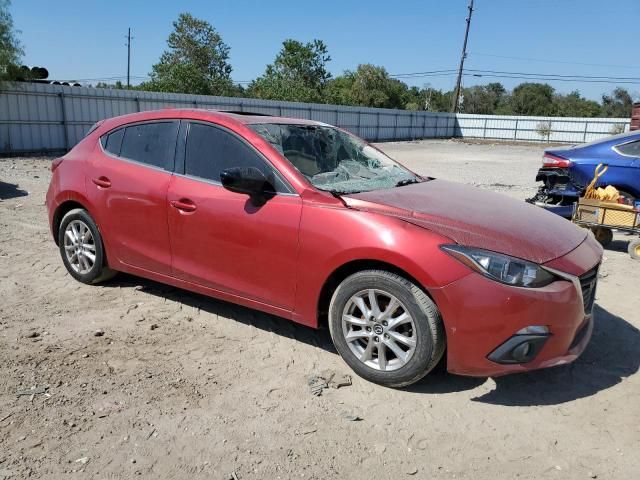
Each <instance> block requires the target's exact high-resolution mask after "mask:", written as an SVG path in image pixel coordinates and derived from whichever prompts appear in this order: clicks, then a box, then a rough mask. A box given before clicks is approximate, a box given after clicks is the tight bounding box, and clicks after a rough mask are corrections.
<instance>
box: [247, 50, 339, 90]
mask: <svg viewBox="0 0 640 480" xmlns="http://www.w3.org/2000/svg"><path fill="white" fill-rule="evenodd" d="M330 61H331V57H330V56H329V53H328V51H327V47H326V45H325V44H324V43H323V42H322V41H321V40H313V41H312V42H308V43H302V42H299V41H297V40H291V39H288V40H285V41H284V42H283V43H282V49H281V50H280V52H279V53H278V55H277V56H276V58H275V60H274V62H273V63H272V64H270V65H267V68H266V70H265V73H264V74H263V75H262V76H261V77H259V78H257V79H256V80H254V81H253V82H251V84H250V85H249V88H248V90H247V93H248V94H249V95H250V96H252V97H255V98H265V99H271V100H289V101H293V102H322V101H323V100H324V90H325V86H326V83H327V81H328V80H329V79H330V78H331V74H330V73H329V72H328V71H327V63H328V62H330Z"/></svg>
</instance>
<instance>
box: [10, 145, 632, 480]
mask: <svg viewBox="0 0 640 480" xmlns="http://www.w3.org/2000/svg"><path fill="white" fill-rule="evenodd" d="M381 146H382V148H383V149H384V150H386V151H387V152H389V153H390V154H391V155H393V156H395V157H396V158H398V159H399V160H401V161H404V162H406V163H407V164H408V165H409V166H411V167H412V168H414V169H415V170H417V171H419V172H420V173H423V174H430V175H434V176H437V177H442V178H448V179H452V180H456V181H460V182H465V183H469V184H474V185H477V186H479V187H481V188H491V189H494V190H497V191H499V192H502V193H505V194H507V195H510V196H513V197H516V198H520V199H522V198H524V197H525V196H527V195H530V194H531V193H533V191H534V188H533V186H532V180H533V178H534V175H535V172H536V169H537V167H538V164H539V163H540V157H541V151H542V147H541V146H496V145H469V144H465V143H460V142H452V141H424V142H407V143H389V144H383V145H381ZM49 163H50V159H46V158H9V159H0V182H2V183H0V479H2V478H12V479H14V478H47V479H58V478H67V477H70V478H113V479H116V478H117V479H124V478H132V477H134V476H136V475H138V476H140V477H143V478H177V479H183V478H189V479H198V478H203V479H204V478H206V479H228V478H239V479H277V478H282V479H287V478H305V479H309V478H312V479H327V478H348V479H369V478H378V479H386V478H389V479H390V478H394V479H397V478H405V477H406V478H421V479H423V478H442V479H453V478H457V479H460V478H467V479H484V478H486V479H496V478H500V479H502V478H508V479H514V478H519V479H537V478H556V479H563V480H564V479H588V478H600V479H632V478H639V475H640V473H638V472H640V454H639V453H638V447H640V423H639V422H638V419H639V418H640V376H639V375H638V374H637V372H638V367H639V365H640V331H639V330H638V328H639V327H640V295H638V289H639V287H640V263H637V262H633V261H632V260H631V259H630V258H629V257H628V255H627V254H626V245H627V241H628V237H626V236H623V235H616V239H615V241H614V243H613V245H612V247H611V248H609V249H608V250H607V251H606V254H605V255H606V257H605V261H604V264H603V267H602V271H601V276H602V278H601V279H600V285H599V290H598V295H597V307H596V310H595V313H596V315H597V323H596V328H595V334H594V336H593V339H592V341H591V343H590V345H589V347H588V348H587V350H586V351H585V353H584V354H583V356H582V357H581V358H580V359H579V360H578V361H576V362H575V363H574V364H572V365H569V366H563V367H558V368H554V369H550V370H545V371H538V372H533V373H529V374H523V375H515V376H508V377H501V378H496V379H490V378H489V379H487V378H465V377H458V376H453V375H449V374H447V373H446V372H444V371H443V370H442V369H440V370H439V371H436V372H434V373H432V374H431V375H430V376H428V377H427V378H426V379H424V380H423V381H422V382H420V383H418V384H417V385H414V386H412V387H410V388H408V389H405V390H392V389H387V388H383V387H379V386H376V385H373V384H370V383H367V382H365V381H363V380H361V379H360V378H358V377H355V376H354V377H353V384H352V385H351V386H346V387H342V388H340V389H327V390H324V391H323V394H322V396H319V397H316V396H312V395H311V394H310V393H309V389H308V386H307V377H308V376H309V375H311V374H314V373H321V372H323V371H325V370H331V371H334V372H336V373H337V374H349V373H350V371H349V369H348V367H347V366H346V365H345V364H344V363H343V362H342V360H341V359H340V358H339V357H338V355H337V354H336V353H335V351H334V349H333V348H332V346H331V342H330V339H329V337H328V334H327V332H316V331H314V330H311V329H308V328H305V327H301V326H297V325H294V324H292V323H290V322H287V321H285V320H282V319H278V318H275V317H271V316H269V315H265V314H262V313H258V312H255V311H251V310H248V309H245V308H240V307H236V306H233V305H230V304H227V303H224V302H220V301H217V300H213V299H209V298H206V297H203V296H199V295H196V294H191V293H189V292H186V291H182V290H179V289H175V288H172V287H168V286H164V285H160V284H157V283H154V282H151V281H147V280H144V279H141V278H135V277H132V276H127V275H120V276H118V277H116V278H115V279H113V280H112V281H110V282H108V283H106V284H104V285H101V286H86V285H82V284H80V283H78V282H76V281H74V280H73V279H71V277H70V276H69V275H68V274H67V273H66V271H65V269H64V267H63V265H62V262H61V260H60V258H59V254H58V250H57V248H56V246H55V245H54V243H53V241H52V239H51V238H50V234H49V231H48V226H47V220H46V212H45V207H44V195H45V191H46V188H47V184H48V180H49ZM98 330H100V331H101V332H104V334H103V335H101V336H96V331H98ZM33 387H35V388H36V389H35V390H33V392H29V391H27V392H25V391H24V390H29V389H31V388H33ZM41 387H42V388H41ZM18 393H23V394H24V395H18ZM234 475H235V477H234Z"/></svg>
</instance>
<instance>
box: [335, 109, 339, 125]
mask: <svg viewBox="0 0 640 480" xmlns="http://www.w3.org/2000/svg"><path fill="white" fill-rule="evenodd" d="M334 113H335V114H336V121H335V122H334V125H335V126H336V127H339V125H338V116H339V112H338V109H337V108H336V110H335V112H334Z"/></svg>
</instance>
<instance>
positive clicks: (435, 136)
mask: <svg viewBox="0 0 640 480" xmlns="http://www.w3.org/2000/svg"><path fill="white" fill-rule="evenodd" d="M439 119H440V115H438V114H437V113H436V126H435V131H434V132H433V138H438V120H439Z"/></svg>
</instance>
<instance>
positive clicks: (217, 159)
mask: <svg viewBox="0 0 640 480" xmlns="http://www.w3.org/2000/svg"><path fill="white" fill-rule="evenodd" d="M52 170H53V177H52V179H51V185H50V187H49V191H48V193H47V207H48V210H49V221H50V224H51V231H52V233H53V237H54V239H55V241H56V243H57V244H58V246H59V248H60V253H61V255H62V261H63V262H64V265H65V266H66V268H67V270H68V271H69V273H70V275H71V276H72V277H74V278H76V279H77V280H79V281H81V282H84V283H97V282H99V281H101V280H104V279H106V278H108V277H110V276H111V275H113V273H114V272H115V271H123V272H128V273H131V274H134V275H139V276H142V277H146V278H150V279H153V280H156V281H159V282H164V283H168V284H171V285H174V286H177V287H180V288H184V289H187V290H192V291H195V292H199V293H202V294H205V295H210V296H213V297H217V298H220V299H223V300H228V301H230V302H234V303H238V304H242V305H245V306H249V307H253V308H256V309H259V310H263V311H265V312H269V313H272V314H275V315H279V316H282V317H286V318H288V319H291V320H293V321H296V322H300V323H303V324H305V325H309V326H312V327H319V326H322V325H323V324H328V327H329V329H330V332H331V337H332V339H333V342H334V344H335V347H336V349H337V351H338V352H339V353H340V355H341V356H342V357H343V358H344V360H345V362H347V363H348V364H349V366H350V367H351V368H352V369H353V370H354V371H355V372H356V373H357V374H358V375H360V376H362V377H364V378H366V379H368V380H370V381H373V382H376V383H380V384H383V385H389V386H395V387H399V386H403V385H408V384H411V383H413V382H415V381H417V380H419V379H421V378H422V377H424V376H425V375H426V374H427V373H428V372H429V371H430V370H431V369H432V368H433V367H434V366H435V365H436V364H437V363H438V362H439V361H440V359H441V358H442V356H443V355H444V353H445V351H446V355H447V367H448V369H449V371H451V372H454V373H458V374H464V375H482V376H487V375H500V374H505V373H511V372H521V371H526V370H531V369H536V368H542V367H550V366H554V365H560V364H563V363H567V362H570V361H572V360H575V359H576V358H577V357H578V355H580V353H581V352H582V351H583V350H584V348H585V346H586V344H587V343H588V341H589V338H590V336H591V332H592V329H593V316H592V307H593V302H594V295H595V288H596V281H597V273H598V266H599V264H600V260H601V256H602V250H601V247H600V245H599V244H598V243H597V242H596V241H595V239H594V238H593V236H592V235H591V234H589V233H588V231H587V230H583V229H580V228H578V227H576V226H574V225H572V224H571V223H570V222H567V221H566V220H564V219H562V218H560V217H558V216H556V215H553V214H550V213H548V212H545V211H544V210H542V209H539V208H536V207H534V206H531V205H528V204H526V203H524V202H518V201H515V200H511V199H509V198H506V197H504V196H502V195H498V194H495V193H491V192H488V191H485V190H480V189H478V188H473V187H468V186H464V185H460V184H457V183H451V182H447V181H444V180H436V179H433V178H428V177H421V176H419V175H416V174H415V173H413V172H411V171H409V170H408V169H407V168H405V167H403V166H402V165H400V164H398V163H396V162H395V161H393V160H392V159H390V158H389V157H387V156H386V155H385V154H384V153H382V152H381V151H380V150H377V149H376V148H375V147H373V146H371V145H369V144H367V143H366V142H364V141H362V140H360V139H359V138H357V137H355V136H353V135H351V134H349V133H347V132H345V131H343V130H340V129H338V128H335V127H332V126H330V125H326V124H323V123H319V122H313V121H307V120H299V119H290V118H278V117H269V116H260V115H244V114H240V113H222V112H214V111H206V110H187V109H185V110H161V111H153V112H144V113H137V114H132V115H125V116H122V117H117V118H112V119H109V120H105V121H102V122H100V123H98V124H96V125H95V126H94V127H93V128H92V129H91V131H90V132H89V134H88V135H87V136H86V137H85V138H84V139H83V140H82V141H81V142H80V143H79V144H78V145H77V146H76V147H75V148H74V149H73V150H71V151H70V152H69V153H68V154H67V155H65V156H64V157H62V158H59V159H56V160H55V161H54V162H53V164H52Z"/></svg>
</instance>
